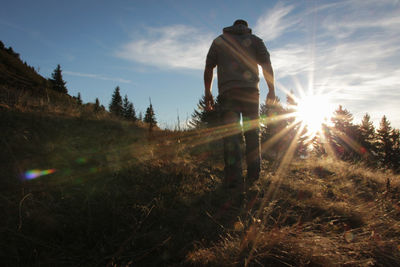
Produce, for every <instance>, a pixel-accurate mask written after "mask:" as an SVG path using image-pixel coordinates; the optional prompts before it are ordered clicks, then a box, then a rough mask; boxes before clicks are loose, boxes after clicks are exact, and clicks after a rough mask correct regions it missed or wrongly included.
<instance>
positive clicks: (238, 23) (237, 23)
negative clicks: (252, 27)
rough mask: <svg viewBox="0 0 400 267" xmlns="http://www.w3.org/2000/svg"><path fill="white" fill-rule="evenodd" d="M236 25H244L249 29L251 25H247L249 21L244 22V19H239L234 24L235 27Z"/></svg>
mask: <svg viewBox="0 0 400 267" xmlns="http://www.w3.org/2000/svg"><path fill="white" fill-rule="evenodd" d="M236 25H244V26H246V27H249V25H248V24H247V21H245V20H243V19H238V20H236V21H235V22H234V23H233V26H236Z"/></svg>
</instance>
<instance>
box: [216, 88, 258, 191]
mask: <svg viewBox="0 0 400 267" xmlns="http://www.w3.org/2000/svg"><path fill="white" fill-rule="evenodd" d="M218 105H219V108H220V114H221V119H222V123H223V124H224V127H223V134H224V161H225V182H226V184H227V185H229V186H230V185H235V184H237V183H241V182H242V181H243V176H242V150H241V147H242V146H241V144H242V143H243V132H244V137H245V145H246V149H245V150H246V163H247V184H248V185H250V183H252V182H253V181H255V180H257V179H258V178H259V176H260V162H261V154H260V134H259V132H260V131H259V92H258V89H256V88H235V89H231V90H229V91H227V92H225V93H223V94H222V95H220V96H219V97H218ZM240 114H241V115H242V120H243V126H242V125H240Z"/></svg>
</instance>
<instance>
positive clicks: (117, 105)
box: [109, 86, 123, 117]
mask: <svg viewBox="0 0 400 267" xmlns="http://www.w3.org/2000/svg"><path fill="white" fill-rule="evenodd" d="M119 90H120V89H119V86H117V87H116V88H115V90H114V93H113V95H112V98H111V102H110V105H109V110H110V112H111V114H113V115H115V116H117V117H122V116H123V107H122V98H121V94H120V92H119Z"/></svg>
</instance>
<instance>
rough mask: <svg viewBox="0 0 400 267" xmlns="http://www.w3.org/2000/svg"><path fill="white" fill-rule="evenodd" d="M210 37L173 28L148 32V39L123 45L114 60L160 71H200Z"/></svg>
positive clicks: (189, 30)
mask: <svg viewBox="0 0 400 267" xmlns="http://www.w3.org/2000/svg"><path fill="white" fill-rule="evenodd" d="M212 40H213V36H212V35H211V34H210V33H203V32H200V31H199V30H198V29H196V28H193V27H189V26H184V25H173V26H166V27H162V28H149V29H147V36H146V37H142V38H139V39H136V40H133V41H131V42H129V43H127V44H125V45H123V46H122V47H121V48H120V49H119V50H118V51H117V52H116V56H118V57H120V58H123V59H127V60H131V61H135V62H140V63H143V64H146V65H151V66H156V67H161V68H174V69H176V68H183V69H202V68H204V63H205V58H206V55H207V52H208V48H209V47H210V45H211V42H212Z"/></svg>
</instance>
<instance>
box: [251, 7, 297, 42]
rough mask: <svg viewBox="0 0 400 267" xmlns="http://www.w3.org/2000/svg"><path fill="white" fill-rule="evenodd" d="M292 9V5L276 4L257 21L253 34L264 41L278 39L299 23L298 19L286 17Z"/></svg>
mask: <svg viewBox="0 0 400 267" xmlns="http://www.w3.org/2000/svg"><path fill="white" fill-rule="evenodd" d="M293 9H294V6H293V5H289V6H285V5H283V4H282V2H278V3H277V4H276V5H275V6H274V7H273V8H272V9H271V10H269V11H268V12H266V13H265V14H264V15H263V16H261V17H260V18H259V19H258V20H257V23H256V26H255V27H254V32H255V33H256V34H257V35H258V36H260V37H261V38H262V39H263V40H264V41H271V40H274V39H276V38H278V37H279V36H281V35H282V34H283V33H285V32H287V30H288V29H290V28H293V27H294V26H295V25H296V24H297V23H298V22H299V21H300V18H299V17H294V16H288V15H289V13H290V12H291V11H292V10H293Z"/></svg>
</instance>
